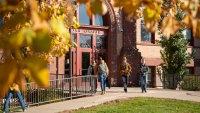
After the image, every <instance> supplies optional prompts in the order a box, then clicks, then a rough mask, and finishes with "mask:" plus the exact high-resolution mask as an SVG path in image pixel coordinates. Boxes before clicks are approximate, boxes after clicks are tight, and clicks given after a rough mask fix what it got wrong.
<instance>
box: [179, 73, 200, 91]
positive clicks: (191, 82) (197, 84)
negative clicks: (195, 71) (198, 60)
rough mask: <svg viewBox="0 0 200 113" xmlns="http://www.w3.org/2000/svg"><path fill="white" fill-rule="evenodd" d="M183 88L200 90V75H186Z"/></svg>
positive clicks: (182, 84)
mask: <svg viewBox="0 0 200 113" xmlns="http://www.w3.org/2000/svg"><path fill="white" fill-rule="evenodd" d="M181 88H182V89H183V90H189V91H200V76H185V77H184V78H183V81H182V83H181Z"/></svg>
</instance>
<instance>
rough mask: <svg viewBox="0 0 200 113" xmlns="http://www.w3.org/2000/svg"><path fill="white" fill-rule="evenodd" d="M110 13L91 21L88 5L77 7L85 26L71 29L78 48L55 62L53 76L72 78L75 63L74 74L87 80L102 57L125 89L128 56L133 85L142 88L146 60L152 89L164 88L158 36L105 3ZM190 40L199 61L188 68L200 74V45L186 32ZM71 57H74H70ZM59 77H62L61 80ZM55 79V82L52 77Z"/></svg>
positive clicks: (78, 15)
mask: <svg viewBox="0 0 200 113" xmlns="http://www.w3.org/2000/svg"><path fill="white" fill-rule="evenodd" d="M105 4H106V6H107V9H108V13H107V14H106V15H104V16H100V15H93V17H92V18H89V17H88V16H87V13H86V7H85V5H84V4H76V6H77V11H76V14H77V18H78V20H79V22H80V24H81V27H80V28H79V29H71V31H70V32H71V36H72V40H73V41H74V42H75V43H76V44H77V47H75V48H72V49H71V55H70V53H67V54H66V55H65V56H63V57H60V58H55V59H53V60H52V62H51V65H50V70H51V73H57V74H69V67H70V65H69V63H70V61H71V62H72V65H71V66H72V74H73V76H75V75H80V76H83V75H85V74H86V72H87V68H88V66H89V65H90V63H91V62H92V61H93V60H97V58H98V57H99V56H101V57H103V58H104V59H105V61H106V62H107V64H108V67H109V70H110V77H111V83H112V84H113V85H117V86H120V85H121V77H120V75H118V68H119V64H120V61H121V59H120V58H121V57H122V56H123V55H126V56H127V58H128V61H129V62H130V63H131V66H132V68H133V70H132V76H131V83H132V85H134V86H137V85H138V81H139V80H138V79H139V66H140V60H141V58H142V57H143V58H144V59H145V60H146V65H147V66H148V67H149V76H148V81H149V84H150V86H151V87H160V86H162V84H161V82H160V79H159V76H158V75H157V73H156V68H157V66H159V65H160V63H161V62H162V60H161V59H160V50H161V48H160V46H159V45H157V44H156V43H155V40H159V35H158V33H157V32H155V33H149V32H148V31H147V30H146V29H145V27H144V24H143V21H142V20H141V19H138V20H131V21H128V20H127V19H126V15H125V14H124V13H123V11H122V10H121V9H119V8H114V7H113V6H112V5H111V3H110V1H109V0H105ZM185 35H187V36H188V37H189V40H190V45H189V46H188V51H189V52H191V51H192V50H193V49H195V50H196V51H197V52H196V56H195V60H194V61H191V63H190V64H188V69H189V70H190V73H191V74H194V73H195V74H199V73H200V71H199V68H200V64H199V63H197V62H198V61H199V58H200V57H199V56H200V52H198V51H199V49H198V48H199V47H200V41H199V40H197V39H194V38H193V37H192V33H191V32H190V30H187V31H185ZM70 56H71V57H70ZM57 77H59V76H57ZM51 78H55V76H52V77H51Z"/></svg>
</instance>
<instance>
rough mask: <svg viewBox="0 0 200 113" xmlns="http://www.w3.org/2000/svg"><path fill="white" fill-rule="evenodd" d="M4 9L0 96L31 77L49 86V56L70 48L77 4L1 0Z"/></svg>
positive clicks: (0, 31) (0, 37)
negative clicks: (70, 29)
mask: <svg viewBox="0 0 200 113" xmlns="http://www.w3.org/2000/svg"><path fill="white" fill-rule="evenodd" d="M0 11H1V13H0V15H1V17H2V19H3V23H2V25H1V28H0V48H1V51H2V52H3V55H2V57H1V63H0V89H1V92H0V97H2V96H3V95H4V93H5V92H6V91H7V90H8V88H9V85H10V84H12V83H13V82H17V83H18V84H21V83H22V80H23V79H24V77H27V76H28V77H30V78H31V79H33V80H34V81H36V82H37V83H38V84H39V85H40V86H43V87H47V86H48V79H49V71H48V68H47V64H48V61H49V59H50V58H51V57H59V56H62V55H63V54H65V53H66V52H67V51H68V49H69V47H70V46H71V41H70V34H69V28H70V27H73V26H74V27H77V26H78V24H77V22H76V18H75V17H74V6H73V5H72V3H71V2H70V1H68V0H65V1H57V0H39V1H36V0H1V1H0Z"/></svg>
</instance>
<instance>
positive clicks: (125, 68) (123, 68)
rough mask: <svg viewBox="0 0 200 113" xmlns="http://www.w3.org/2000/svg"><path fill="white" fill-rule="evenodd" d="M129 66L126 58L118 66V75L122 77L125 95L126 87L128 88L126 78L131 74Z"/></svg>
mask: <svg viewBox="0 0 200 113" xmlns="http://www.w3.org/2000/svg"><path fill="white" fill-rule="evenodd" d="M131 70H132V68H131V66H130V64H129V63H128V62H127V58H126V57H123V59H122V63H121V65H120V75H121V76H122V81H123V86H124V92H125V93H127V86H128V78H129V76H130V74H131Z"/></svg>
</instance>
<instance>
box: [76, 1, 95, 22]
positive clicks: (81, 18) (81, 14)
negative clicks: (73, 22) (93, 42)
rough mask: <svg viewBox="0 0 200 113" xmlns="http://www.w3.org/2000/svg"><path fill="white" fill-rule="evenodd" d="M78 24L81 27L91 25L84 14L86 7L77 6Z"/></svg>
mask: <svg viewBox="0 0 200 113" xmlns="http://www.w3.org/2000/svg"><path fill="white" fill-rule="evenodd" d="M79 23H80V24H81V25H91V23H92V22H91V20H90V18H89V16H88V15H87V12H86V5H85V4H80V5H79Z"/></svg>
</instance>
